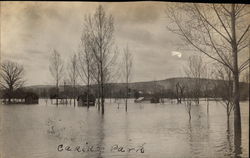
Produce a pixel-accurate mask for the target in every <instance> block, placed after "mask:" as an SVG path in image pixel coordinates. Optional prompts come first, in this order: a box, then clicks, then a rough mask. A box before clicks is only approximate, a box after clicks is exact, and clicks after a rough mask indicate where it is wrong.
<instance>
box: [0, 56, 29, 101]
mask: <svg viewBox="0 0 250 158" xmlns="http://www.w3.org/2000/svg"><path fill="white" fill-rule="evenodd" d="M23 75H24V69H23V66H22V65H19V64H17V63H15V62H12V61H4V62H3V63H2V64H1V72H0V77H1V78H0V87H1V88H3V89H5V90H6V91H7V93H8V94H9V95H8V96H9V98H8V102H9V103H10V101H11V95H12V93H13V91H14V90H16V89H18V88H20V87H22V86H23V84H24V80H23Z"/></svg>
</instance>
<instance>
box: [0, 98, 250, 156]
mask: <svg viewBox="0 0 250 158" xmlns="http://www.w3.org/2000/svg"><path fill="white" fill-rule="evenodd" d="M48 104H49V103H48ZM209 107H210V108H209V115H207V111H206V109H207V108H206V104H205V102H201V105H200V106H196V105H194V106H192V119H191V121H189V119H188V113H187V112H186V109H185V106H184V105H183V104H178V105H177V104H171V103H170V102H166V103H165V104H149V103H143V104H138V103H137V104H136V103H132V102H131V103H129V105H128V112H127V113H126V112H125V110H124V104H122V103H120V104H119V108H118V104H117V103H110V101H109V100H107V101H106V106H105V108H106V109H105V115H104V116H102V115H101V113H99V112H98V110H97V108H96V107H90V109H89V110H87V108H85V107H76V108H74V107H73V106H69V105H68V106H66V105H59V106H58V107H56V105H46V104H45V102H44V100H40V104H39V105H0V114H1V117H0V119H1V120H0V123H1V124H0V127H1V129H0V130H1V131H0V132H1V136H0V143H1V144H0V145H1V146H0V154H1V155H0V157H1V158H70V157H74V158H84V157H86V158H87V157H91V158H92V157H93V158H95V157H96V158H112V157H114V158H116V157H118V158H140V157H143V158H167V157H171V158H174V157H176V158H177V157H178V158H184V157H208V158H210V157H248V154H249V141H248V139H249V134H248V133H249V102H242V103H241V114H242V138H241V140H240V141H239V142H240V143H235V142H234V131H233V115H232V116H231V117H230V123H229V127H228V126H227V118H226V110H225V108H224V107H223V106H222V105H221V104H220V103H216V102H210V106H209ZM68 150H70V151H68Z"/></svg>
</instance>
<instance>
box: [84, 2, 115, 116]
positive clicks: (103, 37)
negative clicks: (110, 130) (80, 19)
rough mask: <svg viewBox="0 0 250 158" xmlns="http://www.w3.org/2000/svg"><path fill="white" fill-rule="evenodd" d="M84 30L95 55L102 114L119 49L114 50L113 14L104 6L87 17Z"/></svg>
mask: <svg viewBox="0 0 250 158" xmlns="http://www.w3.org/2000/svg"><path fill="white" fill-rule="evenodd" d="M84 32H85V33H87V34H88V42H87V44H88V47H90V48H91V53H92V54H93V55H94V59H95V61H94V62H95V63H96V65H97V66H96V68H97V69H96V70H97V71H96V73H97V76H98V81H99V84H98V85H99V89H100V97H101V107H102V114H104V86H105V83H107V82H108V78H109V76H110V73H111V71H110V67H111V66H112V64H113V63H114V61H115V59H116V53H117V51H114V50H113V42H114V41H113V33H114V23H113V17H112V15H110V16H108V15H106V13H105V11H104V9H103V7H102V6H99V7H98V8H97V9H96V12H95V14H94V15H92V16H91V15H90V16H88V17H86V19H85V23H84Z"/></svg>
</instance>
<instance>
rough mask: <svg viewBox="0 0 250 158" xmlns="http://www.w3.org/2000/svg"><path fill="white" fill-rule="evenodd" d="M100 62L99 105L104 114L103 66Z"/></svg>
mask: <svg viewBox="0 0 250 158" xmlns="http://www.w3.org/2000/svg"><path fill="white" fill-rule="evenodd" d="M102 66H103V65H102V63H101V64H100V70H101V72H100V73H101V107H102V114H104V78H103V67H102Z"/></svg>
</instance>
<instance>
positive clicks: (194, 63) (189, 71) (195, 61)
mask: <svg viewBox="0 0 250 158" xmlns="http://www.w3.org/2000/svg"><path fill="white" fill-rule="evenodd" d="M204 71H205V64H204V63H203V61H202V58H201V57H200V56H196V55H194V56H190V57H189V59H188V66H187V67H186V68H185V73H186V75H187V76H188V77H190V78H194V80H195V81H194V84H193V85H192V87H190V88H192V93H193V95H192V96H193V97H194V98H193V99H195V102H196V104H197V105H198V104H199V97H200V96H201V87H202V86H201V78H202V77H203V73H204Z"/></svg>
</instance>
